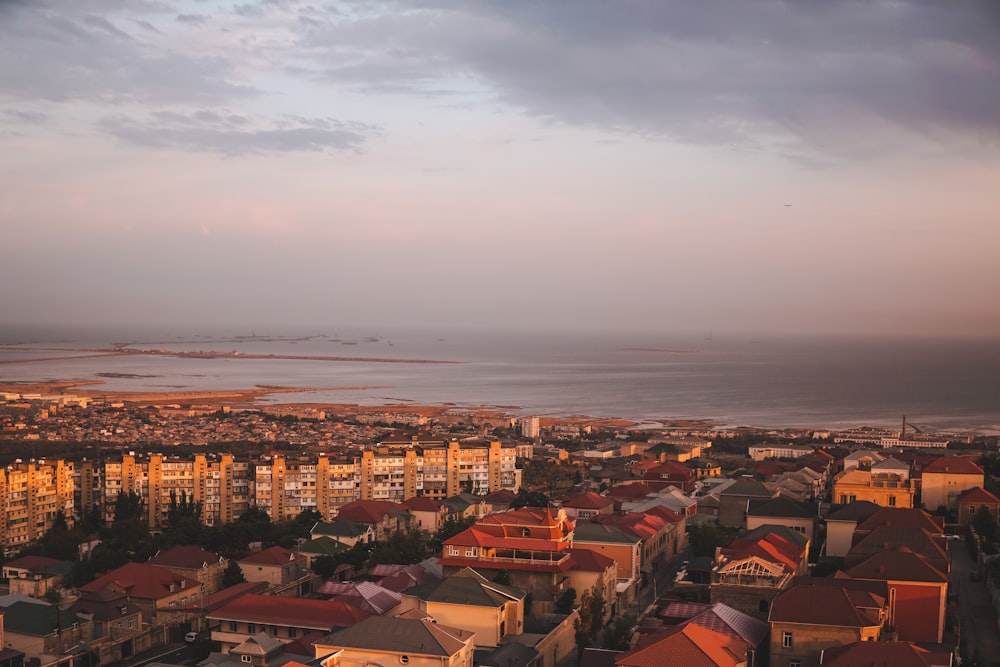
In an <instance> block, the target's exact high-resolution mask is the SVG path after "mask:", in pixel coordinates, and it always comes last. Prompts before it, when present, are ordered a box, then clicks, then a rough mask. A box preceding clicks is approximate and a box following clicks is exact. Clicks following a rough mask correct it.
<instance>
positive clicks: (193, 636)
mask: <svg viewBox="0 0 1000 667" xmlns="http://www.w3.org/2000/svg"><path fill="white" fill-rule="evenodd" d="M184 641H186V642H187V643H188V644H193V643H194V642H196V641H198V633H197V632H189V633H187V634H186V635H184Z"/></svg>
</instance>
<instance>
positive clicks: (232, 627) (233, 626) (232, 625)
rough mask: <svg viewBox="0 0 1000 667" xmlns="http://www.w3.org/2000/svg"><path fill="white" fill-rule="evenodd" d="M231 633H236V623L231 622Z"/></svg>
mask: <svg viewBox="0 0 1000 667" xmlns="http://www.w3.org/2000/svg"><path fill="white" fill-rule="evenodd" d="M229 631H230V632H236V621H229Z"/></svg>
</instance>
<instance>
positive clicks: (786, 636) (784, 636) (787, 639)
mask: <svg viewBox="0 0 1000 667" xmlns="http://www.w3.org/2000/svg"><path fill="white" fill-rule="evenodd" d="M781 646H782V647H783V648H792V633H791V632H782V633H781Z"/></svg>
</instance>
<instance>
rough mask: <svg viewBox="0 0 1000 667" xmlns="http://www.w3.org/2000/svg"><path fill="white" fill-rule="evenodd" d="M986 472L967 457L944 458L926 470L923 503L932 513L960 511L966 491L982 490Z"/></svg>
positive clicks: (932, 463)
mask: <svg viewBox="0 0 1000 667" xmlns="http://www.w3.org/2000/svg"><path fill="white" fill-rule="evenodd" d="M983 476H984V475H983V469H982V468H980V467H979V466H978V465H976V463H975V462H974V461H973V460H972V459H969V458H966V457H964V456H942V457H941V458H939V459H937V460H935V461H932V462H931V463H929V464H927V465H926V466H924V469H923V471H922V472H921V475H920V479H921V482H920V484H921V491H920V499H921V501H922V502H923V504H924V507H926V508H927V509H928V510H930V511H934V510H936V509H937V508H939V507H944V508H945V509H949V510H955V509H958V497H959V496H960V495H962V493H963V492H964V491H968V490H969V489H974V488H976V487H977V486H978V487H982V486H983Z"/></svg>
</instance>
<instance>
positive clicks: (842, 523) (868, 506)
mask: <svg viewBox="0 0 1000 667" xmlns="http://www.w3.org/2000/svg"><path fill="white" fill-rule="evenodd" d="M878 510H879V506H878V505H876V504H875V503H873V502H871V501H868V500H856V501H854V502H853V503H849V504H847V505H839V506H835V509H833V510H832V511H831V512H830V513H829V514H828V515H827V517H826V555H827V556H846V555H847V552H848V551H850V550H851V546H853V544H854V530H855V529H856V528H857V527H858V524H859V523H860V522H863V521H864V520H865V519H867V518H868V517H870V516H871V515H873V514H875V512H877V511H878Z"/></svg>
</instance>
